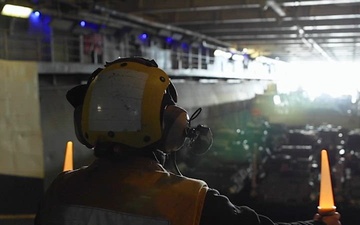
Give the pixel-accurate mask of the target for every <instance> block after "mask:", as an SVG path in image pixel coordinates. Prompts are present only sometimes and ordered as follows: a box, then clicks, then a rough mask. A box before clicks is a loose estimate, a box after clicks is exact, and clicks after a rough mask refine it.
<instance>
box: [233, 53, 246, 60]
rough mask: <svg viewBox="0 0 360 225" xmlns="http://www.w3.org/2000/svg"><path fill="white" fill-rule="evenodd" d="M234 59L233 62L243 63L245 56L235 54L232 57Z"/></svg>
mask: <svg viewBox="0 0 360 225" xmlns="http://www.w3.org/2000/svg"><path fill="white" fill-rule="evenodd" d="M232 59H233V60H239V61H242V60H244V56H243V55H238V54H234V55H233V56H232Z"/></svg>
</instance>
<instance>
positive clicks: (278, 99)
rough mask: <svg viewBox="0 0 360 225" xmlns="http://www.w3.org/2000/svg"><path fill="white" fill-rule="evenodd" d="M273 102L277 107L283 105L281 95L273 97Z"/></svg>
mask: <svg viewBox="0 0 360 225" xmlns="http://www.w3.org/2000/svg"><path fill="white" fill-rule="evenodd" d="M273 101H274V104H275V105H280V104H281V98H280V96H279V95H274V97H273Z"/></svg>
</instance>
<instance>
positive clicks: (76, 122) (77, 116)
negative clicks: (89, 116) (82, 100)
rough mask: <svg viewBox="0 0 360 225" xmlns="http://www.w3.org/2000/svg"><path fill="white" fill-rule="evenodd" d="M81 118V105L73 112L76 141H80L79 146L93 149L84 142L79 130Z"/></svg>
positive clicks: (84, 139)
mask: <svg viewBox="0 0 360 225" xmlns="http://www.w3.org/2000/svg"><path fill="white" fill-rule="evenodd" d="M81 117H82V105H80V106H78V107H76V108H75V110H74V127H75V134H76V137H77V139H78V140H79V141H80V143H81V144H83V145H85V146H86V147H88V148H93V147H94V146H93V145H91V144H90V143H88V142H87V141H86V138H85V137H84V135H83V133H82V129H81Z"/></svg>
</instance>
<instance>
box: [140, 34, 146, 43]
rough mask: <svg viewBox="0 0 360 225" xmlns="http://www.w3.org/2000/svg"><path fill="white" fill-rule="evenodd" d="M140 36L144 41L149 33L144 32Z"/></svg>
mask: <svg viewBox="0 0 360 225" xmlns="http://www.w3.org/2000/svg"><path fill="white" fill-rule="evenodd" d="M139 37H140V39H141V40H143V41H144V40H146V39H147V38H148V35H147V34H146V33H143V34H141V35H140V36H139Z"/></svg>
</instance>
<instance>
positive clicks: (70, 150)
mask: <svg viewBox="0 0 360 225" xmlns="http://www.w3.org/2000/svg"><path fill="white" fill-rule="evenodd" d="M73 158H74V144H73V142H72V141H68V142H67V143H66V149H65V159H64V168H63V171H68V170H73V168H74V159H73Z"/></svg>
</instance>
